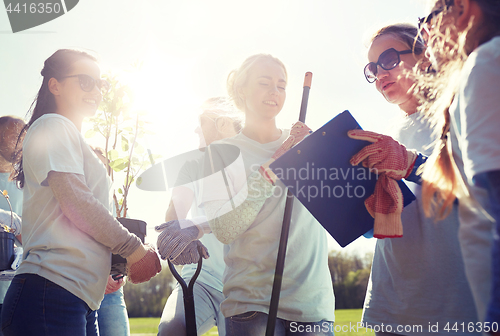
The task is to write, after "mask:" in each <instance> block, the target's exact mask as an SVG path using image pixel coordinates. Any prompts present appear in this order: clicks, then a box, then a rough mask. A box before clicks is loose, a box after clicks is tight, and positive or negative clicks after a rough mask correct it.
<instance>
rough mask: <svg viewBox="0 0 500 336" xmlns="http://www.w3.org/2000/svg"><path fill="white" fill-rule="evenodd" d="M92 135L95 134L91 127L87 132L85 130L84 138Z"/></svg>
mask: <svg viewBox="0 0 500 336" xmlns="http://www.w3.org/2000/svg"><path fill="white" fill-rule="evenodd" d="M94 135H95V131H94V130H93V129H89V130H88V131H87V132H85V137H86V138H92V137H93V136H94Z"/></svg>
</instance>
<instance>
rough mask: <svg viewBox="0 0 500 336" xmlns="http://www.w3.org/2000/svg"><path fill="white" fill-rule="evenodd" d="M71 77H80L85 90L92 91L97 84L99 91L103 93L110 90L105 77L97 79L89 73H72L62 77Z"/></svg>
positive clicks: (81, 86) (81, 85)
mask: <svg viewBox="0 0 500 336" xmlns="http://www.w3.org/2000/svg"><path fill="white" fill-rule="evenodd" d="M69 77H78V82H80V88H81V89H82V90H83V91H85V92H90V91H92V90H93V89H94V86H97V88H98V89H99V91H101V94H102V95H105V94H106V93H107V92H108V90H109V87H110V85H109V83H108V82H107V81H106V80H104V79H97V80H95V79H94V78H92V77H90V76H89V75H85V74H79V75H71V76H64V77H61V79H64V78H69Z"/></svg>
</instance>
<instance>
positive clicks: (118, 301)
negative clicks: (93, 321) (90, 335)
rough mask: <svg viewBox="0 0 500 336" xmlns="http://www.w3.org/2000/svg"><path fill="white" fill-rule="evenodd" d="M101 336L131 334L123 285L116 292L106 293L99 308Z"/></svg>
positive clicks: (126, 335) (124, 335)
mask: <svg viewBox="0 0 500 336" xmlns="http://www.w3.org/2000/svg"><path fill="white" fill-rule="evenodd" d="M97 321H98V322H99V335H100V336H129V335H130V328H129V323H128V315H127V307H126V306H125V300H124V299H123V287H122V288H120V289H119V290H117V291H116V292H113V293H110V294H106V295H104V300H102V302H101V307H100V308H99V309H98V310H97Z"/></svg>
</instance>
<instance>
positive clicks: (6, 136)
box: [0, 116, 25, 336]
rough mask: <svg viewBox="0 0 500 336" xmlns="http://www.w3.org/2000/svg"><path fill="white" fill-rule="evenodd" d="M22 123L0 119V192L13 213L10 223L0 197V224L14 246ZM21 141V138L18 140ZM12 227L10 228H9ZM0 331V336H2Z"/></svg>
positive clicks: (1, 284) (1, 292) (1, 289)
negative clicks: (9, 230) (16, 166)
mask: <svg viewBox="0 0 500 336" xmlns="http://www.w3.org/2000/svg"><path fill="white" fill-rule="evenodd" d="M24 125H25V123H24V121H23V120H22V119H21V118H19V117H16V116H3V117H0V192H3V191H4V190H6V191H7V195H8V196H9V202H10V206H12V211H13V221H12V223H11V213H10V212H11V207H10V206H9V203H8V202H7V200H6V199H5V197H3V196H0V223H1V224H4V225H7V226H9V227H12V229H14V234H15V236H16V239H17V242H16V245H18V246H20V244H21V240H22V239H21V216H22V213H23V192H22V191H21V190H20V189H19V188H17V186H16V183H15V182H14V181H12V180H11V179H10V178H11V174H12V172H13V171H14V166H13V162H14V161H15V157H16V152H17V150H18V149H20V148H21V146H22V143H21V142H19V143H18V138H19V134H20V133H21V130H22V129H23V127H24ZM20 139H21V140H22V137H21V138H20ZM11 225H12V226H11ZM9 285H10V281H8V280H6V281H0V312H1V310H2V304H3V300H4V297H5V294H6V293H7V289H8V288H9ZM2 335H3V334H2V332H1V330H0V336H2Z"/></svg>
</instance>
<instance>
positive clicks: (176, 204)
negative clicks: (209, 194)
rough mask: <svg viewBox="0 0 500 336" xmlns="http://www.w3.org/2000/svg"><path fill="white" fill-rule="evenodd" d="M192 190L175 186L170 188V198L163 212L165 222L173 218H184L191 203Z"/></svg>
mask: <svg viewBox="0 0 500 336" xmlns="http://www.w3.org/2000/svg"><path fill="white" fill-rule="evenodd" d="M193 199H194V194H193V191H192V190H191V189H189V188H186V187H176V188H174V189H173V190H172V198H171V199H170V204H169V205H168V209H167V213H166V214H165V222H169V221H171V220H175V219H185V218H186V217H187V214H188V212H189V208H190V207H191V204H192V203H193Z"/></svg>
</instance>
